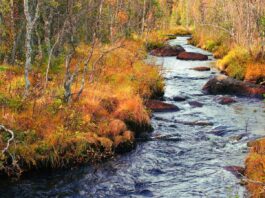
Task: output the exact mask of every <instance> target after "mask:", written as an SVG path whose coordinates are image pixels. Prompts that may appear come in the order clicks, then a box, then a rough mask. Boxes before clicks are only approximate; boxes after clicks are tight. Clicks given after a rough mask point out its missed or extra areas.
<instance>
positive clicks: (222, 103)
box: [218, 97, 237, 105]
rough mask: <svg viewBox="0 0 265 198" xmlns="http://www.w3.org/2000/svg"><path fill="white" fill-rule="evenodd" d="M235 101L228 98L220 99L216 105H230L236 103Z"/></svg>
mask: <svg viewBox="0 0 265 198" xmlns="http://www.w3.org/2000/svg"><path fill="white" fill-rule="evenodd" d="M236 102H237V101H236V100H234V99H233V98H230V97H221V98H219V99H218V103H219V104H221V105H228V104H232V103H236Z"/></svg>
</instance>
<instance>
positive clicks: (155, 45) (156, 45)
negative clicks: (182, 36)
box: [145, 41, 165, 51]
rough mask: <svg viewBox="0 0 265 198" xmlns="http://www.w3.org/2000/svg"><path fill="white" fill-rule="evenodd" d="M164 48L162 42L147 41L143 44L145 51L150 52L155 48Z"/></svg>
mask: <svg viewBox="0 0 265 198" xmlns="http://www.w3.org/2000/svg"><path fill="white" fill-rule="evenodd" d="M163 46H165V44H164V42H154V41H148V42H146V44H145V48H146V50H147V51H151V50H153V49H156V48H160V47H163Z"/></svg>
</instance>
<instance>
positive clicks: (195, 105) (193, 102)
mask: <svg viewBox="0 0 265 198" xmlns="http://www.w3.org/2000/svg"><path fill="white" fill-rule="evenodd" d="M189 105H190V106H192V107H203V104H202V103H200V102H197V101H191V102H189Z"/></svg>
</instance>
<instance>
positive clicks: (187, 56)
mask: <svg viewBox="0 0 265 198" xmlns="http://www.w3.org/2000/svg"><path fill="white" fill-rule="evenodd" d="M177 59H180V60H192V61H196V60H199V61H205V60H208V56H207V55H204V54H200V53H194V52H181V53H180V54H178V55H177Z"/></svg>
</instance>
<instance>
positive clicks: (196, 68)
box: [191, 66, 211, 72]
mask: <svg viewBox="0 0 265 198" xmlns="http://www.w3.org/2000/svg"><path fill="white" fill-rule="evenodd" d="M191 70H195V71H201V72H203V71H211V68H210V67H204V66H201V67H194V68H191Z"/></svg>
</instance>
